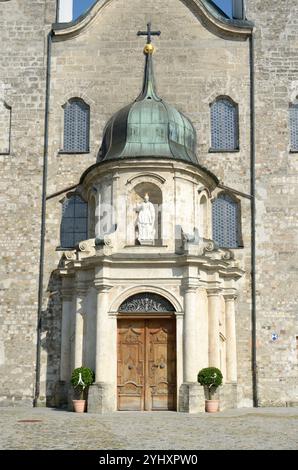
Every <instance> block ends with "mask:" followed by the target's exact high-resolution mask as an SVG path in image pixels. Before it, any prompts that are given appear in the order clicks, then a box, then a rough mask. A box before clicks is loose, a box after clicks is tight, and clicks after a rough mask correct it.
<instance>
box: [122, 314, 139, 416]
mask: <svg viewBox="0 0 298 470" xmlns="http://www.w3.org/2000/svg"><path fill="white" fill-rule="evenodd" d="M144 336H145V329H144V321H143V320H133V321H129V320H121V321H119V323H118V409H119V410H122V411H129V410H136V411H137V410H139V411H140V410H143V409H144Z"/></svg>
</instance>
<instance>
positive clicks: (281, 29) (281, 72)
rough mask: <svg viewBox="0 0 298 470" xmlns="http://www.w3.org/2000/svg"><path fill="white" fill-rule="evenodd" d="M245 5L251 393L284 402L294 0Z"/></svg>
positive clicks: (296, 51)
mask: <svg viewBox="0 0 298 470" xmlns="http://www.w3.org/2000/svg"><path fill="white" fill-rule="evenodd" d="M247 6H248V12H247V14H248V16H249V18H250V19H252V20H253V21H254V22H255V26H256V28H255V56H256V57H255V60H256V76H255V80H256V172H257V173H256V177H257V181H256V190H257V315H258V320H257V361H258V382H259V395H260V404H261V405H284V404H285V402H286V401H288V400H294V399H295V397H296V400H297V396H298V389H297V383H298V380H297V375H298V374H297V350H296V338H295V336H296V335H297V334H298V325H297V301H298V297H297V295H298V289H297V265H298V257H297V252H298V250H297V248H298V246H297V244H298V226H297V197H298V173H297V170H298V153H290V152H289V149H290V147H289V127H288V107H289V103H290V102H291V101H293V100H294V99H295V97H296V96H297V95H298V77H297V70H298V29H297V24H298V20H297V15H298V4H297V1H296V0H289V1H287V2H271V1H269V0H248V1H247ZM272 333H277V334H278V340H277V341H272V339H271V335H272ZM295 387H296V389H295Z"/></svg>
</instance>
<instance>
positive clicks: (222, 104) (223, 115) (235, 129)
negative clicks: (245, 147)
mask: <svg viewBox="0 0 298 470" xmlns="http://www.w3.org/2000/svg"><path fill="white" fill-rule="evenodd" d="M210 108H211V149H210V151H233V150H239V117H238V105H237V104H236V103H234V102H233V101H232V100H231V99H230V98H228V97H219V98H217V99H216V100H215V101H214V102H213V103H212V104H211V106H210Z"/></svg>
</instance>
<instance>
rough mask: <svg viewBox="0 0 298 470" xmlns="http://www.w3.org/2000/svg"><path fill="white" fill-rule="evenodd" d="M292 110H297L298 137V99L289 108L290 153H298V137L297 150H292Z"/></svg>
mask: <svg viewBox="0 0 298 470" xmlns="http://www.w3.org/2000/svg"><path fill="white" fill-rule="evenodd" d="M292 108H295V109H297V135H298V97H297V98H296V99H295V100H294V101H292V102H291V103H289V108H288V126H289V140H290V141H289V145H290V153H298V136H297V148H292V131H291V115H290V110H291V109H292Z"/></svg>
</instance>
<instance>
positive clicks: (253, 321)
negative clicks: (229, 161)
mask: <svg viewBox="0 0 298 470" xmlns="http://www.w3.org/2000/svg"><path fill="white" fill-rule="evenodd" d="M254 44H255V39H254V33H253V32H252V34H251V36H250V38H249V51H250V109H251V113H250V137H251V139H250V140H251V159H250V188H251V189H250V192H251V347H252V350H251V359H252V391H253V406H254V407H258V406H259V399H258V368H257V326H256V320H257V305H256V138H255V129H256V116H255V51H254Z"/></svg>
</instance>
